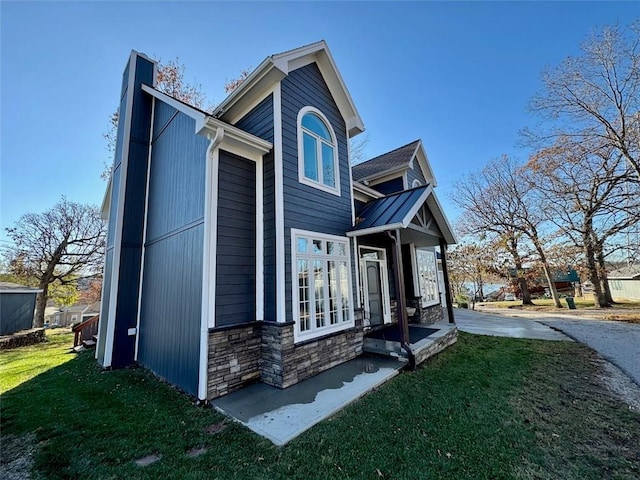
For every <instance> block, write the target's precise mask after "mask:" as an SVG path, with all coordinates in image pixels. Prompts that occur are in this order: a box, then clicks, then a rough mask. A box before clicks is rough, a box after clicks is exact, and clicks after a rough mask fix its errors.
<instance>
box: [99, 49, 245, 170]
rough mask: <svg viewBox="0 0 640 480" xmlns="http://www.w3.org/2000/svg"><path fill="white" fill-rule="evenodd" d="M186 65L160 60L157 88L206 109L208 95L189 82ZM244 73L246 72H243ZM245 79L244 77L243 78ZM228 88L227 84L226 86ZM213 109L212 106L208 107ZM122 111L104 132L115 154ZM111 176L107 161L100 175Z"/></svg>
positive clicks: (176, 59) (108, 148)
mask: <svg viewBox="0 0 640 480" xmlns="http://www.w3.org/2000/svg"><path fill="white" fill-rule="evenodd" d="M185 70H186V67H185V66H184V65H183V64H182V63H180V59H179V58H178V57H176V58H175V59H174V60H169V61H168V62H167V63H162V61H161V60H158V72H157V76H156V88H157V89H158V90H160V91H161V92H163V93H166V94H167V95H169V96H171V97H173V98H176V99H178V100H180V101H182V102H184V103H187V104H189V105H191V106H193V107H196V108H200V109H204V108H205V104H206V103H207V97H206V95H205V94H204V93H203V92H202V86H201V85H200V84H199V83H189V82H187V81H186V80H185V78H184V76H185ZM243 73H244V72H243ZM243 80H244V78H243ZM225 89H226V86H225ZM206 108H207V109H208V110H211V108H210V107H206ZM119 119H120V112H119V110H116V111H115V112H113V113H112V114H111V116H110V117H109V126H108V129H107V131H106V132H105V133H103V134H102V136H103V137H104V139H105V140H106V141H107V150H108V151H109V153H110V154H111V155H112V156H113V155H114V154H115V151H116V140H117V137H118V120H119ZM110 176H111V164H109V163H107V162H105V163H104V170H103V171H102V174H101V175H100V178H102V179H103V180H108V179H109V177H110Z"/></svg>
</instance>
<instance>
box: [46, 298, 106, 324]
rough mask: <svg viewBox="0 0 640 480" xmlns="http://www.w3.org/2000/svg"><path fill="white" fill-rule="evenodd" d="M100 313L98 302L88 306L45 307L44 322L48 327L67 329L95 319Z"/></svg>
mask: <svg viewBox="0 0 640 480" xmlns="http://www.w3.org/2000/svg"><path fill="white" fill-rule="evenodd" d="M99 313H100V302H95V303H92V304H90V305H84V304H83V305H72V306H70V307H61V308H54V307H47V309H46V310H45V316H44V320H45V323H48V324H49V325H55V326H60V327H68V326H70V325H74V324H76V323H80V322H84V321H85V320H87V319H89V318H91V317H95V316H96V315H98V314H99Z"/></svg>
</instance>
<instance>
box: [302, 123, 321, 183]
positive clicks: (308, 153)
mask: <svg viewBox="0 0 640 480" xmlns="http://www.w3.org/2000/svg"><path fill="white" fill-rule="evenodd" d="M302 138H303V142H304V176H305V177H307V178H309V179H311V180H316V181H317V180H318V159H317V158H316V139H315V138H313V137H312V136H311V135H309V134H307V133H303V134H302Z"/></svg>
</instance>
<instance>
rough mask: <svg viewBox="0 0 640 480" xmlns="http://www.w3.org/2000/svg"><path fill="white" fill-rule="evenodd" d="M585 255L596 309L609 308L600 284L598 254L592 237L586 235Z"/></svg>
mask: <svg viewBox="0 0 640 480" xmlns="http://www.w3.org/2000/svg"><path fill="white" fill-rule="evenodd" d="M583 239H584V242H583V243H584V254H585V257H586V261H587V271H588V272H589V273H588V275H589V281H590V282H591V284H592V285H593V302H594V304H595V307H596V308H604V307H606V306H607V301H606V299H605V297H604V293H603V292H602V284H601V283H600V277H599V275H598V267H597V265H596V252H595V251H594V247H593V243H592V241H591V236H590V235H588V234H587V235H584V237H583Z"/></svg>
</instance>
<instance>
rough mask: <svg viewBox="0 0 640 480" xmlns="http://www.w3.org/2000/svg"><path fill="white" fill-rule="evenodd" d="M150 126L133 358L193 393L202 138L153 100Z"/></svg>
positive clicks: (201, 241) (205, 144) (199, 298)
mask: <svg viewBox="0 0 640 480" xmlns="http://www.w3.org/2000/svg"><path fill="white" fill-rule="evenodd" d="M153 128H154V129H153V131H154V139H153V145H152V150H151V169H150V173H149V201H148V204H149V206H148V213H147V237H146V243H145V258H144V278H143V286H142V303H141V311H140V332H139V337H140V338H139V349H138V362H139V363H140V364H142V365H144V366H145V367H147V368H149V369H150V370H152V371H153V372H154V373H156V374H157V375H159V376H160V377H162V378H165V379H167V380H168V381H169V382H171V383H174V384H176V385H177V386H179V387H180V388H181V389H183V390H184V391H186V392H188V393H191V394H196V393H197V388H198V368H199V355H200V321H201V308H202V269H203V248H204V198H205V168H206V152H207V147H208V142H207V140H206V139H205V138H203V137H199V136H197V135H196V134H195V133H194V132H195V123H194V120H193V119H191V118H190V117H187V116H186V115H184V114H182V113H177V112H176V111H175V110H174V109H173V108H172V107H170V106H169V105H166V104H164V103H163V102H161V101H158V100H157V101H156V107H155V115H154V127H153Z"/></svg>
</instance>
